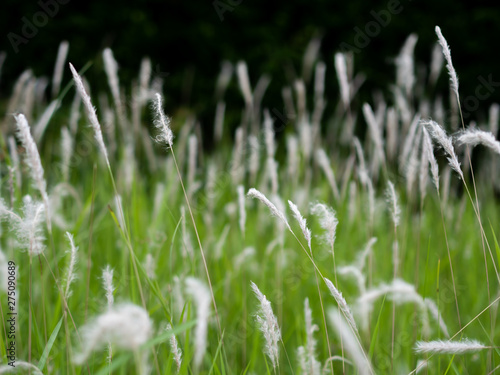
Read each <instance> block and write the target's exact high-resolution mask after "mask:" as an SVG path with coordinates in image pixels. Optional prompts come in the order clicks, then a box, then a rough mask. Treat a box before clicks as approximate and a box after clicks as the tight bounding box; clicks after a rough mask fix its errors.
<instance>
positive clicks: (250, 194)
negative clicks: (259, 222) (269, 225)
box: [247, 188, 291, 231]
mask: <svg viewBox="0 0 500 375" xmlns="http://www.w3.org/2000/svg"><path fill="white" fill-rule="evenodd" d="M247 196H248V197H250V198H255V199H258V200H259V201H261V202H262V203H264V204H265V205H266V206H267V208H269V211H271V214H272V215H273V216H276V217H277V218H278V219H280V220H281V221H282V222H283V223H284V224H285V225H286V227H287V228H288V229H289V230H290V231H291V229H290V225H289V224H288V220H287V219H286V217H285V214H284V213H283V212H282V211H280V210H278V209H277V208H276V206H275V205H274V204H273V203H272V202H271V201H270V200H269V199H267V198H266V196H265V195H264V194H262V193H261V192H260V191H258V190H257V189H254V188H251V189H250V190H248V192H247Z"/></svg>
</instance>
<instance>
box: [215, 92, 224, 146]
mask: <svg viewBox="0 0 500 375" xmlns="http://www.w3.org/2000/svg"><path fill="white" fill-rule="evenodd" d="M225 112H226V102H223V101H219V102H217V108H216V110H215V120H214V140H215V142H220V141H221V139H222V134H223V133H224V115H225Z"/></svg>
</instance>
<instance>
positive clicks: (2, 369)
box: [0, 358, 43, 375]
mask: <svg viewBox="0 0 500 375" xmlns="http://www.w3.org/2000/svg"><path fill="white" fill-rule="evenodd" d="M26 373H28V374H33V375H43V372H41V371H40V369H39V368H38V367H36V366H35V365H34V364H32V363H29V362H25V361H20V360H18V359H17V358H16V361H15V367H12V366H11V365H8V364H7V365H2V366H0V374H26Z"/></svg>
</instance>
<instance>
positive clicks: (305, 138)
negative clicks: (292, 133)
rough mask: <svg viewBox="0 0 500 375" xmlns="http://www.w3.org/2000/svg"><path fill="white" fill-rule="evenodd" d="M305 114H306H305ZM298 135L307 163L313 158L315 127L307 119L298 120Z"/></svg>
mask: <svg viewBox="0 0 500 375" xmlns="http://www.w3.org/2000/svg"><path fill="white" fill-rule="evenodd" d="M304 116H305V115H304ZM297 126H298V136H299V140H300V146H301V150H302V155H303V159H304V160H305V163H308V162H309V160H310V159H311V155H312V150H313V147H314V146H313V138H312V137H313V129H312V125H310V124H309V123H308V122H307V121H305V120H299V122H298V125H297Z"/></svg>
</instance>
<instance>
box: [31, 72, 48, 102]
mask: <svg viewBox="0 0 500 375" xmlns="http://www.w3.org/2000/svg"><path fill="white" fill-rule="evenodd" d="M48 85H49V79H48V78H47V77H43V76H42V77H40V78H36V81H35V94H34V97H35V98H34V101H35V105H37V106H38V107H39V108H40V107H43V105H44V104H45V91H47V86H48Z"/></svg>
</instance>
